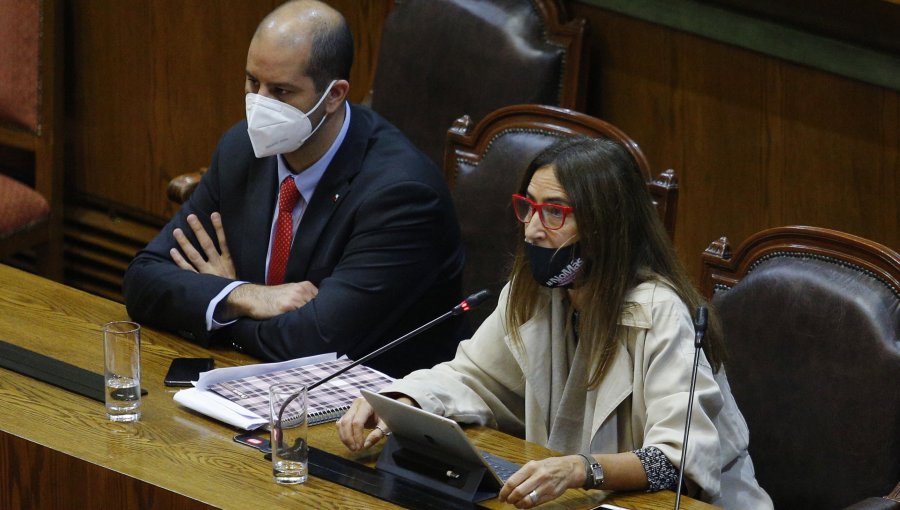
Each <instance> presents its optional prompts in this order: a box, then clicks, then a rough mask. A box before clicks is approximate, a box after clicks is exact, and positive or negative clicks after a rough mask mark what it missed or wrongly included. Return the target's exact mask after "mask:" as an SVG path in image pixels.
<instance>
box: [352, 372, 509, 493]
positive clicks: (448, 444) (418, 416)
mask: <svg viewBox="0 0 900 510" xmlns="http://www.w3.org/2000/svg"><path fill="white" fill-rule="evenodd" d="M361 393H362V395H363V397H365V399H366V400H367V401H368V402H369V404H370V405H371V406H372V407H373V408H374V409H375V412H376V413H377V414H378V416H379V417H380V418H381V419H382V420H384V422H385V423H386V424H387V426H388V427H389V428H390V429H391V433H392V434H395V435H397V436H400V437H402V438H406V439H409V440H411V441H413V442H415V443H418V444H422V445H429V446H430V447H433V448H434V449H435V450H438V451H441V452H446V453H447V454H448V455H452V456H453V457H456V458H458V459H460V460H463V461H465V462H467V463H469V464H474V465H479V464H480V465H482V466H484V467H485V468H486V469H487V472H488V473H490V476H491V478H492V479H493V481H494V484H495V485H496V488H498V489H499V488H500V487H501V486H502V485H503V483H504V482H505V481H506V479H507V478H509V476H510V475H512V473H515V472H516V471H518V469H519V468H520V467H521V466H519V465H518V464H515V463H514V462H510V461H508V460H506V459H502V458H500V457H496V456H494V455H491V454H489V453H487V452H483V451H480V450H478V449H477V448H475V445H473V444H472V442H471V441H469V438H468V437H467V436H466V433H465V432H463V430H462V428H461V427H460V426H459V424H458V423H456V422H455V421H453V420H451V419H449V418H444V417H443V416H438V415H436V414H432V413H429V412H428V411H424V410H422V409H419V408H418V407H414V406H410V405H406V404H404V403H402V402H398V401H397V400H394V399H392V398H390V397H385V396H384V395H379V394H377V393H372V392H370V391H367V390H362V391H361Z"/></svg>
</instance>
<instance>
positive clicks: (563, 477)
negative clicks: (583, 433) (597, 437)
mask: <svg viewBox="0 0 900 510" xmlns="http://www.w3.org/2000/svg"><path fill="white" fill-rule="evenodd" d="M584 477H585V470H584V461H583V460H582V459H581V457H580V456H578V455H567V456H565V457H550V458H547V459H543V460H532V461H530V462H528V463H527V464H525V465H524V466H522V469H520V470H518V471H516V473H515V474H513V475H512V476H511V477H509V480H507V481H506V484H504V485H503V487H502V488H501V489H500V501H503V502H506V503H510V504H513V505H515V506H516V508H533V507H535V506H537V505H540V504H541V503H546V502H548V501H550V500H553V499H556V498H558V497H559V495H560V494H562V493H563V492H565V491H566V489H569V488H574V487H581V486H582V485H584Z"/></svg>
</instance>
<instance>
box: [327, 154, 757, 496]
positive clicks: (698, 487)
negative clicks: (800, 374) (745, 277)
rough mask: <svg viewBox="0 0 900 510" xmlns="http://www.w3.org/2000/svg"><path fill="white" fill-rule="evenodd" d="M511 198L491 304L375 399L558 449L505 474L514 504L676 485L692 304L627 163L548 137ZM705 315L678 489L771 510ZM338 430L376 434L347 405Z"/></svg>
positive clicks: (364, 410)
mask: <svg viewBox="0 0 900 510" xmlns="http://www.w3.org/2000/svg"><path fill="white" fill-rule="evenodd" d="M512 203H513V211H514V212H515V216H516V218H518V220H519V221H520V222H522V223H523V225H524V232H523V233H524V243H523V244H522V246H521V248H520V249H519V251H518V253H517V255H516V259H515V262H514V265H513V270H512V275H511V278H510V283H509V284H507V286H506V287H505V288H504V289H503V292H502V293H501V296H500V302H499V304H498V306H497V308H496V310H494V312H493V314H492V315H491V316H490V317H488V319H487V320H485V322H484V323H483V324H482V325H481V327H479V329H478V331H477V332H476V333H475V335H474V336H473V337H472V339H470V340H467V341H464V342H462V343H460V345H459V348H458V350H457V353H456V357H455V358H454V359H453V360H452V361H449V362H446V363H442V364H440V365H437V366H435V367H434V368H432V369H428V370H419V371H416V372H413V373H412V374H410V375H408V376H407V377H405V378H404V379H402V380H399V381H397V382H396V383H394V384H393V385H391V386H390V387H388V388H386V389H385V390H384V393H387V394H389V395H391V396H394V397H395V398H399V399H401V400H404V401H405V402H407V403H410V404H412V405H417V406H419V407H422V408H424V409H426V410H428V411H431V412H434V413H437V414H442V415H444V416H447V417H449V418H452V419H454V420H456V421H459V422H465V423H475V424H480V425H487V426H491V427H496V428H498V429H500V430H502V431H504V432H507V433H510V434H514V435H517V436H520V437H522V436H524V437H525V439H527V440H529V441H532V442H535V443H539V444H542V445H545V446H547V447H549V448H551V449H553V450H556V451H558V452H562V453H566V454H569V455H565V456H561V457H551V458H547V459H541V460H535V461H532V462H529V463H527V464H526V465H525V466H523V467H522V469H520V470H519V471H518V472H517V473H516V474H514V475H513V476H512V477H510V478H509V480H508V481H507V482H506V484H505V485H504V486H503V488H502V489H501V491H500V499H501V500H505V501H507V502H509V503H512V504H514V505H515V506H516V507H518V508H531V507H534V506H537V505H539V504H541V503H545V502H547V501H550V500H553V499H554V498H556V497H558V496H559V495H560V494H562V493H563V492H564V491H565V490H566V489H569V488H576V487H581V488H586V489H603V490H648V491H652V490H660V489H673V490H674V489H675V488H676V484H677V479H678V469H679V463H680V460H681V453H682V441H683V438H684V426H685V418H686V415H687V404H688V393H689V387H690V382H691V372H692V361H693V355H694V326H693V322H692V319H691V311H692V310H695V309H696V308H697V307H698V306H699V305H701V304H703V298H702V297H701V296H700V294H699V293H698V292H697V291H696V290H695V289H694V287H693V286H692V285H691V283H690V281H689V280H688V278H687V276H686V274H685V271H684V268H683V267H682V266H681V264H680V262H679V261H678V258H677V256H676V255H675V251H674V248H673V247H672V243H671V241H670V239H669V237H668V235H667V234H666V231H665V229H664V228H663V225H662V223H661V222H660V219H659V217H658V215H657V212H656V210H655V208H654V206H653V203H652V201H651V199H650V195H649V193H648V191H647V188H646V184H645V183H644V181H643V179H642V177H641V173H640V172H639V170H638V169H637V166H636V164H635V161H634V160H633V158H632V157H631V156H630V155H629V154H628V152H627V151H626V150H625V149H624V148H622V147H621V146H620V145H618V144H616V143H615V142H612V141H609V140H598V139H589V138H583V137H580V138H570V139H566V140H563V141H560V142H557V143H556V144H554V145H552V146H551V147H549V148H548V149H546V150H545V151H543V152H542V153H541V154H539V155H538V156H537V157H536V158H535V159H534V161H533V162H532V163H531V165H530V166H529V167H528V169H527V170H526V172H525V175H524V178H523V180H522V184H521V186H520V189H519V192H518V193H517V194H515V195H513V198H512ZM711 322H712V327H711V328H710V331H709V333H708V334H707V336H706V340H705V345H704V348H703V351H704V352H703V353H702V355H701V358H700V359H701V366H700V370H699V372H698V375H697V382H696V395H695V399H694V404H693V412H692V413H691V429H690V448H689V452H690V455H689V456H688V460H687V462H686V466H687V467H686V469H687V470H686V472H685V476H684V478H685V482H686V487H687V490H688V493H689V494H691V495H692V496H694V497H697V498H699V499H702V500H705V501H708V502H711V503H713V504H715V505H718V506H721V507H724V508H728V509H735V510H737V509H750V508H752V509H769V508H772V502H771V500H770V499H769V497H768V495H767V494H766V493H765V491H763V490H762V489H761V488H760V487H759V485H758V484H757V482H756V478H755V475H754V470H753V464H752V462H751V460H750V457H749V454H748V453H747V445H748V431H747V426H746V423H745V422H744V418H743V417H742V416H741V414H740V411H739V410H738V408H737V405H736V403H735V401H734V398H733V397H732V395H731V392H730V390H729V386H728V381H727V380H726V378H725V371H724V367H723V361H724V352H723V348H722V339H721V334H720V332H719V330H718V328H717V327H716V321H715V320H712V321H711ZM373 425H377V427H376V428H375V429H374V430H373V431H372V432H371V433H368V434H366V432H365V427H366V426H373ZM338 429H339V433H340V435H341V439H342V440H343V441H344V443H345V444H346V445H347V446H348V447H349V448H350V449H352V450H359V449H362V448H368V447H369V446H371V445H372V444H374V443H375V442H377V441H379V440H380V439H381V438H382V437H383V436H384V434H385V430H386V426H385V424H384V422H382V421H380V420H378V419H377V416H375V415H374V413H373V411H372V408H371V407H370V406H369V405H368V403H367V402H366V401H365V400H364V399H360V400H357V401H356V402H355V403H354V404H353V406H352V408H351V409H350V411H348V413H347V414H346V415H345V416H344V417H343V418H341V420H340V421H339V422H338Z"/></svg>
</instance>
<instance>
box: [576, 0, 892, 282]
mask: <svg viewBox="0 0 900 510" xmlns="http://www.w3.org/2000/svg"><path fill="white" fill-rule="evenodd" d="M570 11H571V12H572V14H573V15H575V16H584V17H586V18H588V20H589V23H590V24H591V26H592V27H593V30H592V37H591V41H590V52H591V59H592V63H591V74H590V78H589V96H588V113H589V114H591V115H595V116H598V117H600V118H603V119H604V120H607V121H609V122H612V123H614V124H616V125H618V126H620V127H621V128H622V129H623V130H624V131H625V132H627V133H628V134H629V135H630V136H632V137H633V138H634V139H635V140H636V141H637V142H638V143H639V144H640V145H641V147H642V149H643V150H644V152H645V154H647V157H648V160H649V161H650V163H651V164H652V165H653V166H654V168H669V167H671V168H674V169H675V170H676V172H678V175H679V184H680V186H681V188H680V199H679V210H678V229H677V232H676V239H675V244H676V248H677V249H678V251H679V254H680V256H681V257H682V259H683V261H684V262H685V264H686V265H687V267H688V268H689V270H691V272H692V273H695V276H699V265H698V263H697V254H698V253H700V252H702V251H703V249H704V248H705V247H706V246H707V245H708V244H709V242H710V241H712V240H713V239H717V238H718V237H720V236H722V235H727V236H729V238H731V239H743V238H746V237H747V236H749V235H751V234H752V233H754V232H757V231H759V230H763V229H765V228H769V227H775V226H782V225H787V224H807V225H813V226H821V227H829V228H835V229H840V230H844V231H847V232H850V233H853V234H856V235H860V236H863V237H866V238H869V239H872V240H875V241H878V242H881V243H883V244H886V245H888V246H894V247H896V246H898V245H900V209H898V204H897V200H896V197H897V196H900V187H898V186H900V183H898V175H900V156H898V150H900V138H898V131H900V113H898V103H900V94H898V93H897V92H895V91H891V90H888V89H884V88H881V87H878V86H874V85H869V84H865V83H862V82H857V81H855V80H851V79H848V78H842V77H839V76H836V75H832V74H829V73H826V72H823V71H818V70H814V69H810V68H807V67H804V66H801V65H797V64H792V63H788V62H785V61H782V60H780V59H776V58H773V57H769V56H766V55H763V54H760V53H756V52H753V51H749V50H744V49H740V48H737V47H734V46H730V45H727V44H723V43H718V42H715V41H711V40H709V39H705V38H703V37H699V36H695V35H691V34H687V33H684V32H679V31H676V30H673V29H669V28H666V27H662V26H659V25H655V24H652V23H647V22H643V21H640V20H637V19H634V18H630V17H627V16H624V15H620V14H616V13H612V12H609V11H605V10H603V9H600V8H598V7H595V6H590V5H586V4H582V3H580V2H570ZM682 206H683V207H682Z"/></svg>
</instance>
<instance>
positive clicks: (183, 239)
mask: <svg viewBox="0 0 900 510" xmlns="http://www.w3.org/2000/svg"><path fill="white" fill-rule="evenodd" d="M209 219H210V220H212V224H213V228H215V230H216V237H217V238H218V240H219V248H221V249H222V252H221V253H219V252H218V251H216V246H215V244H213V242H212V239H211V238H210V237H209V234H207V233H206V231H205V230H203V224H202V223H200V220H199V219H197V216H196V215H194V214H190V215H188V217H187V222H188V225H190V227H191V230H193V231H194V236H196V237H197V242H199V243H200V248H202V249H203V253H205V254H206V258H204V257H203V256H202V255H200V253H199V252H198V251H197V250H196V249H195V248H194V245H192V244H191V241H190V240H188V238H187V236H186V235H184V232H182V230H181V229H180V228H176V229H175V231H174V232H173V233H172V234H173V235H174V236H175V240H176V241H178V246H180V247H181V251H182V252H184V255H185V256H187V260H185V258H184V257H183V256H182V255H181V253H180V252H179V251H178V250H177V249H176V248H172V249H171V250H169V255H171V257H172V260H173V261H174V262H175V264H176V265H178V267H180V268H181V269H187V270H188V271H193V272H195V273H203V274H213V275H216V276H221V277H224V278H230V279H232V280H234V279H236V278H237V272H236V271H235V270H234V262H233V261H232V260H231V253H230V252H229V251H228V243H227V242H226V240H225V229H224V228H222V216H221V215H220V214H219V213H217V212H214V213H212V214H211V215H210V217H209Z"/></svg>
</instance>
